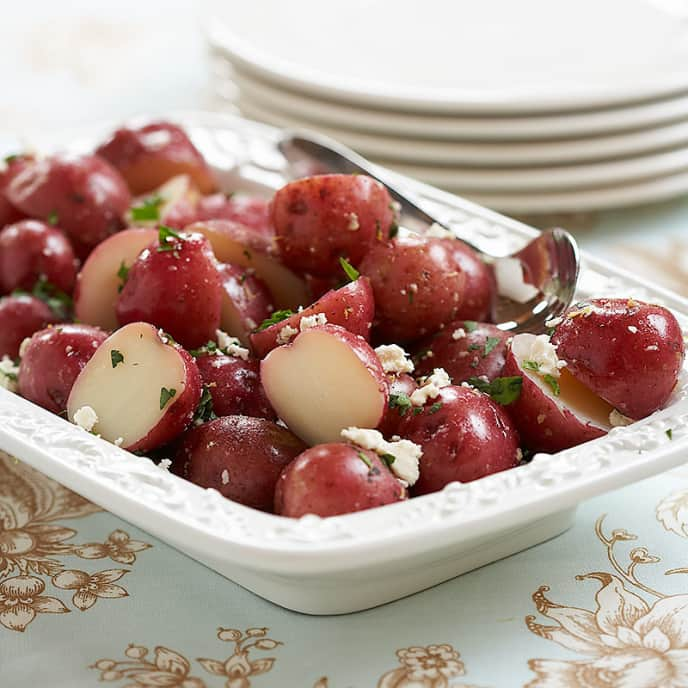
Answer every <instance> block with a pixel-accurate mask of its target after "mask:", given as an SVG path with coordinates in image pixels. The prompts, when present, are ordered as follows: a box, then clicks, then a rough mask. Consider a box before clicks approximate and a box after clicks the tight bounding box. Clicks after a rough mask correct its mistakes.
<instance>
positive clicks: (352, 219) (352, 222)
mask: <svg viewBox="0 0 688 688" xmlns="http://www.w3.org/2000/svg"><path fill="white" fill-rule="evenodd" d="M360 226H361V225H360V224H359V222H358V215H356V213H349V231H351V232H355V231H356V230H357V229H359V228H360Z"/></svg>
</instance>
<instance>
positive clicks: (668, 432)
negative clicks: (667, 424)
mask: <svg viewBox="0 0 688 688" xmlns="http://www.w3.org/2000/svg"><path fill="white" fill-rule="evenodd" d="M664 434H665V435H666V436H667V437H668V438H669V439H670V440H673V439H674V431H673V430H672V429H671V428H669V429H668V430H665V431H664Z"/></svg>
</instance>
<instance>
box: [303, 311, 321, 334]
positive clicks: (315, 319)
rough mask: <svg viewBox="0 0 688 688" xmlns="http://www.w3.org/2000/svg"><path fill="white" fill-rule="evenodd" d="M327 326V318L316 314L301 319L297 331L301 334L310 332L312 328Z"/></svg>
mask: <svg viewBox="0 0 688 688" xmlns="http://www.w3.org/2000/svg"><path fill="white" fill-rule="evenodd" d="M321 325H327V316H326V315H325V314H324V313H316V314H315V315H306V316H304V317H303V318H301V321H300V322H299V329H300V330H301V332H303V331H304V330H310V329H311V328H312V327H320V326H321Z"/></svg>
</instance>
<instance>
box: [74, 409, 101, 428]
mask: <svg viewBox="0 0 688 688" xmlns="http://www.w3.org/2000/svg"><path fill="white" fill-rule="evenodd" d="M74 422H75V423H76V424H77V425H78V426H79V427H80V428H83V429H84V430H86V432H91V430H93V428H94V426H95V424H96V423H97V422H98V414H97V413H96V412H95V411H94V410H93V409H92V408H91V407H90V406H82V407H81V408H80V409H77V411H76V413H75V414H74Z"/></svg>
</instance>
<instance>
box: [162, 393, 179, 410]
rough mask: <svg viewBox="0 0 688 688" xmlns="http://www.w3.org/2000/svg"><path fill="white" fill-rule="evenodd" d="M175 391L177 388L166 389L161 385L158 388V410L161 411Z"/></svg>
mask: <svg viewBox="0 0 688 688" xmlns="http://www.w3.org/2000/svg"><path fill="white" fill-rule="evenodd" d="M176 393H177V390H176V389H174V388H171V389H167V388H166V387H161V388H160V410H161V411H162V410H163V409H164V408H165V406H166V404H167V402H168V401H169V400H170V399H172V398H173V397H174V395H175V394H176Z"/></svg>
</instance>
